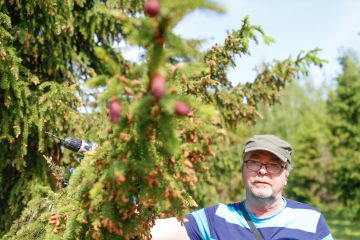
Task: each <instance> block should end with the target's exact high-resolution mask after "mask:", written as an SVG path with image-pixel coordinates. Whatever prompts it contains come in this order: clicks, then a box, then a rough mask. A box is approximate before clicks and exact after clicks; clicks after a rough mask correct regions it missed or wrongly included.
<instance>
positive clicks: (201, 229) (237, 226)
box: [185, 199, 333, 240]
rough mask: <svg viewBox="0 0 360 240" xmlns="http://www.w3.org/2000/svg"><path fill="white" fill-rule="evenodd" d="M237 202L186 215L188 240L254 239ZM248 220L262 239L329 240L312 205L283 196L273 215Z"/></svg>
mask: <svg viewBox="0 0 360 240" xmlns="http://www.w3.org/2000/svg"><path fill="white" fill-rule="evenodd" d="M240 204H243V202H238V203H233V204H227V205H226V204H219V205H215V206H211V207H207V208H203V209H200V210H198V211H195V212H193V213H190V214H188V215H187V216H186V218H187V219H188V221H186V222H185V228H186V231H187V233H188V235H189V237H190V239H191V240H195V239H201V240H215V239H221V240H232V239H248V240H256V238H255V236H254V234H253V233H252V232H251V230H250V227H249V226H248V224H247V222H246V220H245V218H244V216H243V214H242V213H241V211H240ZM249 216H250V218H251V220H252V221H253V222H254V224H255V226H256V228H257V229H258V230H259V232H260V233H261V235H262V236H263V238H264V239H265V240H285V239H287V240H291V239H292V240H295V239H305V240H315V239H316V240H333V237H332V235H331V233H330V230H329V227H328V225H327V224H326V221H325V219H324V217H323V215H322V214H321V213H320V212H319V211H318V210H317V209H316V208H314V207H311V206H309V205H306V204H303V203H300V202H296V201H294V200H290V199H284V207H283V208H282V209H281V210H279V211H278V212H276V213H275V214H274V215H272V216H270V217H266V218H256V217H255V216H254V215H253V214H251V213H250V212H249Z"/></svg>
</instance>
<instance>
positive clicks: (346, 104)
mask: <svg viewBox="0 0 360 240" xmlns="http://www.w3.org/2000/svg"><path fill="white" fill-rule="evenodd" d="M340 64H341V66H342V73H341V74H340V75H339V76H338V77H337V78H336V83H337V85H336V88H335V90H334V91H332V92H331V94H330V96H329V100H328V114H329V116H330V122H329V128H330V131H331V138H330V139H331V141H330V143H329V144H330V146H331V150H332V155H333V159H332V164H333V168H332V171H331V173H332V176H333V179H332V180H333V181H332V187H333V190H334V192H335V193H336V194H337V197H338V199H339V200H340V201H341V202H342V203H343V204H345V206H346V207H345V208H344V212H343V213H345V214H348V215H349V216H352V217H353V218H355V219H359V216H360V191H359V187H358V186H359V184H360V155H359V151H358V149H359V147H360V132H359V123H360V111H359V109H360V101H359V91H360V67H359V61H358V57H357V55H356V54H355V53H354V52H352V51H349V52H347V53H345V54H344V55H343V56H342V57H341V58H340Z"/></svg>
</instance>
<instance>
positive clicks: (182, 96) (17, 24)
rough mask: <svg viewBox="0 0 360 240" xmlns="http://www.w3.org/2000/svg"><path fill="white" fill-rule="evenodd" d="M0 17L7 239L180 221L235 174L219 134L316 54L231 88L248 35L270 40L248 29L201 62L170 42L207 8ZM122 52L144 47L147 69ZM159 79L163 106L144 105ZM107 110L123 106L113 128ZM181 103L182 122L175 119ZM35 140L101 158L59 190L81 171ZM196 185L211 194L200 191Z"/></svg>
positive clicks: (86, 163) (76, 10) (271, 67)
mask: <svg viewBox="0 0 360 240" xmlns="http://www.w3.org/2000/svg"><path fill="white" fill-rule="evenodd" d="M0 9H1V13H2V15H1V16H0V17H1V19H2V23H4V24H3V25H4V27H3V28H1V29H0V31H1V32H0V33H1V34H0V36H2V37H3V39H4V41H3V40H2V39H1V41H0V42H1V44H4V47H3V48H4V49H5V51H6V56H5V57H4V58H5V60H7V57H8V56H9V61H10V62H9V63H7V62H6V61H5V60H3V62H1V64H3V65H1V70H4V71H2V72H1V74H2V75H1V77H2V78H4V79H5V80H6V81H2V85H1V92H0V93H1V95H0V96H1V98H0V104H1V111H2V112H1V114H2V119H1V121H2V122H1V124H2V126H5V127H3V128H2V132H0V133H1V134H0V136H1V141H2V142H1V143H3V142H4V143H6V144H2V145H1V151H0V154H1V155H0V157H1V159H0V160H1V161H0V162H1V170H2V172H3V173H6V174H5V175H4V176H3V177H2V178H1V179H0V183H1V189H0V190H1V195H0V196H1V199H0V201H1V202H0V204H1V206H5V207H4V208H1V211H3V212H0V214H1V215H0V216H1V222H0V223H1V226H2V228H1V229H4V230H2V232H1V233H0V234H1V235H3V236H4V238H5V239H23V238H24V236H27V237H28V238H30V239H140V238H142V239H150V231H149V230H150V228H151V226H152V225H153V224H154V221H155V219H156V218H158V217H163V216H176V217H178V218H182V217H183V216H184V214H185V213H187V212H188V209H189V208H191V207H196V206H197V205H198V204H197V201H199V202H200V203H201V204H205V203H207V202H208V201H209V198H205V197H204V195H205V194H204V193H205V192H206V191H207V193H208V195H209V193H211V194H213V195H216V194H217V193H218V191H219V190H220V184H225V183H224V181H229V177H231V176H234V175H235V173H237V171H238V166H239V162H237V161H234V158H233V156H235V159H236V160H237V159H239V158H240V156H239V155H240V153H239V149H236V148H230V149H227V148H226V149H223V148H222V146H223V144H224V142H227V143H229V144H233V145H235V144H238V143H239V142H241V141H242V140H243V139H242V138H239V137H237V136H235V135H233V134H231V131H229V130H233V129H234V127H236V126H238V125H239V123H241V122H254V120H255V116H256V115H257V114H258V108H259V104H260V103H267V104H273V103H275V102H276V100H277V99H278V92H279V91H280V89H282V88H283V87H284V86H285V85H286V84H287V83H288V82H289V81H292V80H293V79H296V78H298V77H299V76H302V75H303V74H306V69H307V67H308V65H309V64H315V65H321V64H322V63H323V61H322V60H320V59H318V58H317V57H316V53H317V50H314V51H310V52H308V53H301V54H300V55H299V56H298V57H297V58H296V59H294V60H292V59H290V58H288V59H285V60H284V61H274V62H273V63H271V64H264V65H263V67H262V69H261V71H259V74H258V76H257V77H256V79H255V81H254V82H253V83H247V84H244V85H238V86H235V87H233V86H232V85H231V84H230V82H229V80H228V78H227V75H226V69H227V68H228V67H229V66H233V65H234V64H233V58H234V56H235V55H240V56H242V55H243V54H249V43H250V42H251V41H254V42H255V43H257V42H258V41H259V40H258V38H259V37H258V35H259V36H260V37H261V38H262V39H264V41H265V42H266V43H270V42H271V41H272V39H271V38H270V37H269V36H267V35H266V34H265V33H264V31H263V30H262V28H261V27H259V26H254V25H251V24H250V22H249V18H248V17H246V18H245V19H244V21H243V26H242V27H241V29H240V30H237V31H233V32H232V33H230V34H229V36H228V37H227V38H226V40H225V41H224V44H223V45H215V46H213V47H212V48H210V49H209V50H208V51H206V52H201V51H200V50H198V49H199V48H198V47H199V46H200V43H201V42H200V41H197V40H187V41H184V40H182V39H181V37H179V36H177V35H175V34H174V33H173V32H172V30H173V28H174V27H175V26H176V24H177V23H178V22H179V21H180V20H181V19H182V18H183V17H184V16H185V14H187V13H188V12H191V11H194V10H196V9H208V10H215V11H218V12H221V11H222V8H221V7H220V6H218V5H216V4H214V3H213V2H212V1H205V0H191V1H190V0H186V1H184V0H176V1H165V0H164V1H161V11H160V14H159V16H156V17H152V18H149V17H146V16H144V15H143V14H142V13H141V11H142V2H141V1H120V2H118V1H105V2H104V1H85V0H83V1H81V0H79V1H71V0H70V1H64V2H54V1H33V2H24V3H20V2H13V1H10V2H7V3H1V5H0ZM10 22H11V24H12V25H10ZM11 38H12V40H11V41H10V39H11ZM121 41H124V42H126V43H128V44H132V45H135V46H139V47H141V48H143V49H144V50H145V56H144V58H143V59H142V60H141V61H140V62H137V63H130V62H129V61H127V60H125V59H124V57H123V56H122V54H121V51H119V50H118V49H116V48H115V47H114V46H116V45H117V44H119V42H121ZM0 50H2V49H0ZM11 51H12V52H13V55H11ZM2 56H3V55H2ZM5 63H6V64H5ZM8 69H10V70H11V71H8ZM157 75H161V76H162V77H163V78H164V79H165V81H166V86H160V88H162V89H165V92H162V93H161V94H160V95H161V96H160V97H159V96H156V94H154V92H152V91H153V90H152V84H153V82H152V81H153V79H154V76H157ZM19 83H22V85H15V84H19ZM85 84H86V85H87V87H91V88H92V89H91V90H88V89H86V91H85V90H84V89H85ZM160 90H161V89H160ZM87 91H88V92H87ZM90 98H93V99H92V100H91V101H90ZM111 101H116V102H118V103H119V104H120V107H118V109H117V111H118V112H117V113H116V114H118V115H119V116H120V117H119V119H116V118H110V120H111V121H108V120H109V119H107V117H106V111H110V112H111V111H112V110H113V109H112V108H111V106H110V105H109V104H108V103H109V102H111ZM179 101H182V102H185V103H186V104H187V105H188V106H189V109H190V110H189V113H187V114H179V113H176V110H175V108H176V107H175V106H176V103H177V102H179ZM12 104H13V105H12ZM3 106H4V107H3ZM10 106H11V108H10ZM13 106H15V107H13ZM80 106H82V107H85V108H86V107H89V108H91V113H89V114H85V113H83V112H81V111H80ZM105 106H106V108H107V109H106V108H105ZM120 108H121V109H120ZM116 114H115V115H116ZM16 118H20V120H16ZM114 119H116V120H114ZM11 126H12V128H11ZM229 126H230V127H233V128H232V129H230V128H229ZM9 129H10V130H9ZM44 130H48V131H51V132H54V133H55V134H57V135H59V136H64V135H66V134H71V135H72V134H75V136H77V137H82V136H84V135H86V136H88V137H91V138H92V140H93V141H95V142H97V143H98V144H99V145H100V146H99V147H98V148H97V149H96V151H95V152H92V153H89V154H88V155H86V156H85V157H84V160H83V161H82V162H81V163H80V165H79V166H78V167H77V168H76V171H75V173H74V174H73V175H72V176H71V178H70V182H69V185H68V187H67V188H62V186H61V184H60V181H61V179H62V177H63V176H62V175H64V174H65V170H64V169H65V167H69V166H76V165H77V163H76V161H74V158H75V156H73V155H71V154H69V153H68V152H66V151H63V150H62V149H61V148H60V146H59V144H58V142H56V141H57V140H53V139H50V137H49V136H46V135H44V134H43V131H44ZM88 130H89V132H86V131H88ZM238 131H240V130H239V129H238ZM21 134H22V135H21ZM21 137H22V138H21ZM8 143H15V144H13V145H9V144H8ZM19 144H20V145H19ZM16 147H17V148H16ZM19 149H20V150H19ZM39 151H40V152H41V154H39ZM216 151H217V152H218V153H216ZM43 155H44V156H45V158H44V157H43ZM14 156H15V157H14ZM210 169H211V170H212V171H209V170H210ZM229 171H230V172H232V173H233V174H230V175H229V174H228V172H229ZM202 179H204V180H205V181H207V183H210V184H212V183H215V182H216V181H217V183H216V184H214V187H211V186H209V185H205V184H204V185H201V186H200V182H202V181H201V180H202ZM238 189H239V188H238V186H235V187H234V188H233V189H230V190H231V191H233V190H234V192H235V191H236V192H237V190H238ZM223 195H227V192H226V191H224V192H223ZM235 195H236V194H232V195H231V197H235ZM210 196H211V195H209V197H210ZM221 198H222V199H226V197H225V196H222V197H221ZM41 199H42V200H41ZM46 205H48V206H49V208H46ZM8 209H10V210H8ZM12 222H14V224H13V225H12V226H11V227H10V225H11V223H12Z"/></svg>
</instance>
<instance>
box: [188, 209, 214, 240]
mask: <svg viewBox="0 0 360 240" xmlns="http://www.w3.org/2000/svg"><path fill="white" fill-rule="evenodd" d="M186 219H187V221H185V229H186V232H187V234H188V236H189V237H190V239H191V240H207V239H211V237H210V230H209V224H208V220H207V217H206V214H205V209H200V210H198V211H195V212H193V213H190V214H188V215H186Z"/></svg>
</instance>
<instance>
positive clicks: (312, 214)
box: [151, 135, 333, 240]
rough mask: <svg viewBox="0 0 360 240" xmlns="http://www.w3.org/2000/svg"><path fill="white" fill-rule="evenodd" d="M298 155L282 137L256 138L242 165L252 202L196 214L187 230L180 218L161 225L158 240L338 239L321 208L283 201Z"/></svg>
mask: <svg viewBox="0 0 360 240" xmlns="http://www.w3.org/2000/svg"><path fill="white" fill-rule="evenodd" d="M292 153H293V149H292V147H291V145H290V144H289V143H287V142H286V141H284V140H282V139H280V138H278V137H276V136H273V135H255V136H254V137H252V138H250V139H249V140H248V141H247V142H246V144H245V148H244V157H243V163H242V165H241V172H242V178H243V183H244V185H245V189H246V199H245V200H244V201H242V202H238V203H234V204H218V205H215V206H211V207H207V208H203V209H200V210H198V211H195V212H193V213H190V214H188V215H187V216H186V219H185V225H184V226H182V225H181V224H180V223H179V222H177V221H176V219H175V218H169V219H160V220H157V222H156V225H155V226H154V228H153V229H152V230H151V232H152V235H153V239H155V240H162V239H174V240H176V239H178V240H182V239H184V240H185V239H199V240H200V239H202V240H204V239H209V240H212V239H226V240H232V239H256V240H260V239H265V240H268V239H277V240H280V239H283V240H285V239H306V240H309V239H314V240H315V239H316V240H318V239H319V240H332V239H333V237H332V235H331V233H330V231H329V228H328V226H327V224H326V221H325V219H324V217H323V216H322V214H321V213H320V212H319V211H318V210H317V209H315V208H314V207H311V206H309V205H306V204H303V203H299V202H296V201H294V200H290V199H286V198H284V197H283V196H282V191H283V189H284V187H285V186H286V184H287V179H288V176H289V173H290V170H291V155H292ZM304 191H306V189H304Z"/></svg>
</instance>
